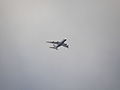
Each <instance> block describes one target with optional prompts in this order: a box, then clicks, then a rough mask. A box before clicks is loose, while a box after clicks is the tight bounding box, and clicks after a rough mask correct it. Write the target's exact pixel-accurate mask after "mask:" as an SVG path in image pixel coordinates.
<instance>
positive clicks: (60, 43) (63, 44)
mask: <svg viewBox="0 0 120 90" xmlns="http://www.w3.org/2000/svg"><path fill="white" fill-rule="evenodd" d="M66 40H67V39H64V40H62V41H61V42H59V41H57V42H55V41H47V43H52V44H53V47H50V48H53V49H56V50H57V49H58V47H60V46H63V47H66V48H68V47H69V46H68V45H67V44H65V43H64V42H65V41H66ZM55 44H56V45H55Z"/></svg>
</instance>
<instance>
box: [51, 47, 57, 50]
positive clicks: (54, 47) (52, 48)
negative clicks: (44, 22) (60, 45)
mask: <svg viewBox="0 0 120 90" xmlns="http://www.w3.org/2000/svg"><path fill="white" fill-rule="evenodd" d="M49 48H52V49H56V50H57V48H56V47H49Z"/></svg>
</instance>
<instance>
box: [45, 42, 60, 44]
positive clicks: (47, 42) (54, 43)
mask: <svg viewBox="0 0 120 90" xmlns="http://www.w3.org/2000/svg"><path fill="white" fill-rule="evenodd" d="M47 43H52V44H59V43H60V42H58V41H57V42H54V41H47Z"/></svg>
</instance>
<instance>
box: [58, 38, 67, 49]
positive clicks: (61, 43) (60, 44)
mask: <svg viewBox="0 0 120 90" xmlns="http://www.w3.org/2000/svg"><path fill="white" fill-rule="evenodd" d="M65 41H66V39H64V40H63V41H61V42H60V43H59V44H58V45H57V46H56V48H58V47H60V46H62V45H63V44H64V42H65Z"/></svg>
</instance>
